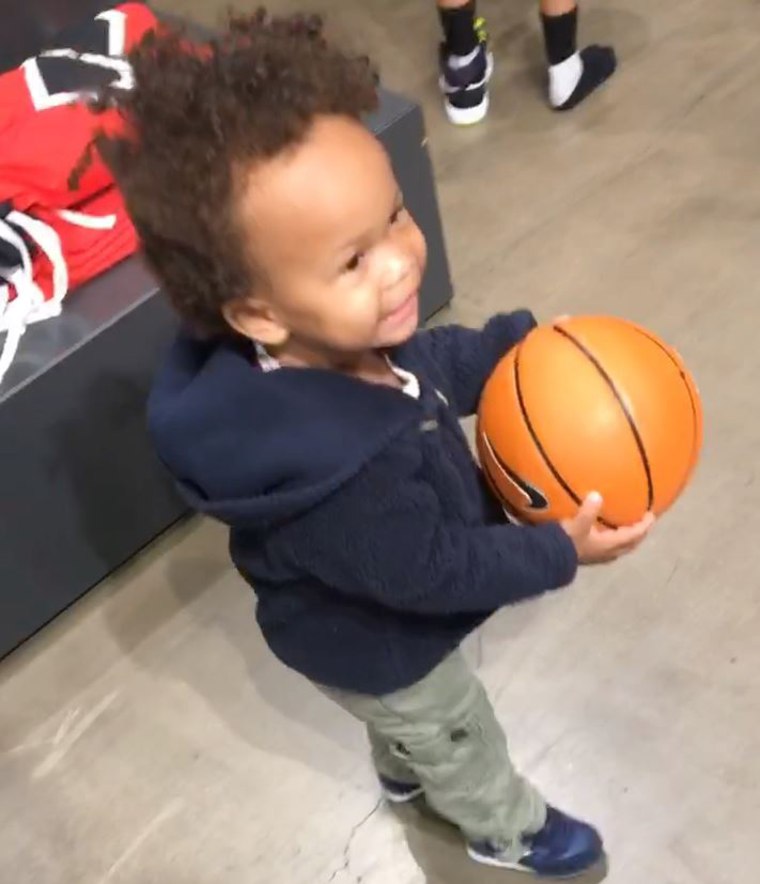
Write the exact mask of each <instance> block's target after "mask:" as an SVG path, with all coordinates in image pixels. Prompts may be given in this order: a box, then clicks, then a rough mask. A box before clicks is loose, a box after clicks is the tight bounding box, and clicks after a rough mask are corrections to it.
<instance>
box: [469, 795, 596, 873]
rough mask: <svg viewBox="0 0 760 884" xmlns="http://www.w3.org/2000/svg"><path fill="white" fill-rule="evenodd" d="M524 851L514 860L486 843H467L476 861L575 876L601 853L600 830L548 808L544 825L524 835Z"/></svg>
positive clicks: (591, 863)
mask: <svg viewBox="0 0 760 884" xmlns="http://www.w3.org/2000/svg"><path fill="white" fill-rule="evenodd" d="M522 841H523V845H524V847H525V852H524V853H523V855H522V856H521V857H519V858H517V859H515V857H514V854H513V853H511V852H509V851H499V850H496V849H494V848H493V847H492V846H491V845H490V844H488V843H482V844H468V845H467V852H468V853H469V855H470V857H471V858H472V859H474V860H476V862H479V863H483V864H484V865H487V866H496V867H497V868H501V869H512V870H514V871H518V872H529V873H531V874H533V875H539V876H541V877H543V878H574V877H576V875H582V874H583V873H584V872H586V871H588V870H589V869H590V868H592V867H593V866H595V865H596V864H597V863H598V862H599V861H600V860H601V859H602V857H603V856H604V847H603V845H602V839H601V836H600V835H599V833H598V832H597V831H596V829H594V828H593V827H592V826H589V825H588V823H582V822H581V821H580V820H575V819H573V818H572V817H570V816H567V815H566V814H564V813H562V812H561V811H559V810H556V809H555V808H553V807H550V808H548V811H547V815H546V824H545V825H544V827H543V829H541V831H540V832H536V834H535V835H525V836H523V839H522Z"/></svg>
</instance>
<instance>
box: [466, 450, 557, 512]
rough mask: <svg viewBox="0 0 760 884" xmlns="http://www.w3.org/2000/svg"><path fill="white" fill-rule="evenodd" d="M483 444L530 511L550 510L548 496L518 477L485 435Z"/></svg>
mask: <svg viewBox="0 0 760 884" xmlns="http://www.w3.org/2000/svg"><path fill="white" fill-rule="evenodd" d="M481 438H482V440H483V442H484V443H485V445H486V447H487V448H488V452H489V454H490V455H491V457H493V459H494V460H495V461H496V464H497V466H498V467H499V469H501V470H502V472H503V473H504V478H505V479H507V480H509V481H510V482H511V483H512V484H513V485H514V486H515V488H517V490H518V491H519V492H520V493H521V494H522V495H523V497H524V498H525V503H526V506H527V508H528V509H531V510H545V509H548V508H549V501H548V500H547V499H546V495H545V494H543V492H541V491H539V490H538V488H536V487H535V485H531V484H530V482H528V481H527V480H526V479H523V478H522V476H518V474H517V473H516V472H515V471H514V470H513V469H511V468H510V467H508V466H507V465H506V464H505V463H504V461H503V460H502V459H501V458H500V457H499V455H498V454H497V453H496V451H495V450H494V447H493V445H491V441H490V439H489V438H488V436H486V434H485V433H483V434H482V436H481Z"/></svg>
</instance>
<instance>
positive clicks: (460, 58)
mask: <svg viewBox="0 0 760 884" xmlns="http://www.w3.org/2000/svg"><path fill="white" fill-rule="evenodd" d="M479 51H480V46H476V47H475V48H474V49H473V50H472V52H471V53H470V54H469V55H450V56H449V57H448V58H447V59H446V62H447V64H448V66H449V67H450V68H451V69H452V70H454V71H456V70H459V68H466V67H467V65H468V64H469V63H470V62H471V61H475V59H476V58H477V55H478V52H479Z"/></svg>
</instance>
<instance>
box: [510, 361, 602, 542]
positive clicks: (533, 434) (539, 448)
mask: <svg viewBox="0 0 760 884" xmlns="http://www.w3.org/2000/svg"><path fill="white" fill-rule="evenodd" d="M520 350H522V344H520V345H519V346H518V348H517V352H516V353H515V362H514V366H513V369H512V371H513V373H514V378H515V391H516V392H517V404H518V405H519V406H520V411H521V412H522V417H523V420H524V421H525V426H526V428H527V430H528V432H529V433H530V437H531V439H532V440H533V444H534V445H535V446H536V451H538V453H539V454H540V455H541V457H542V458H543V461H544V463H545V464H546V466H547V467H548V469H549V472H550V473H551V474H552V476H554V478H555V479H556V480H557V482H559V484H560V485H561V486H562V488H563V489H564V490H565V491H566V492H567V494H569V495H570V497H571V498H572V499H573V502H574V503H575V504H576V505H577V506H580V505H581V504H582V502H583V501H582V500H581V498H580V496H579V495H578V494H576V493H575V491H573V489H572V488H571V487H570V486H569V485H568V484H567V482H566V481H565V479H564V478H563V477H562V475H561V474H560V472H559V470H558V469H557V468H556V467H555V466H554V464H553V463H552V462H551V460H550V459H549V455H548V454H547V453H546V450H545V449H544V446H543V445H542V444H541V442H540V440H539V438H538V436H537V435H536V431H535V430H534V429H533V424H532V423H531V422H530V417H529V416H528V410H527V408H526V407H525V400H524V399H523V394H522V389H521V387H520ZM599 521H600V522H601V523H602V524H603V525H604V526H605V527H606V528H617V527H618V526H617V525H614V524H612V523H611V522H608V521H607V520H606V519H602V518H600V519H599Z"/></svg>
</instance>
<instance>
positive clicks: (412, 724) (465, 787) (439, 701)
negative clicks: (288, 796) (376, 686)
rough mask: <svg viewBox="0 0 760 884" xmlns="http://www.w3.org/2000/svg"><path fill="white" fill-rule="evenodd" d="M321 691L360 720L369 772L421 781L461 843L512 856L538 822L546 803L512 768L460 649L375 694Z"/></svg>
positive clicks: (485, 699)
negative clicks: (406, 683) (403, 683)
mask: <svg viewBox="0 0 760 884" xmlns="http://www.w3.org/2000/svg"><path fill="white" fill-rule="evenodd" d="M322 690H323V691H324V692H325V693H326V694H327V696H329V697H330V698H331V699H332V700H334V701H335V702H336V703H338V705H340V706H342V707H343V708H344V709H345V710H346V711H347V712H349V713H351V715H353V716H354V717H355V718H358V719H359V720H360V721H362V722H364V723H365V724H366V725H367V731H368V733H369V739H370V744H371V746H372V755H373V759H374V762H375V766H376V767H377V770H378V771H379V772H380V773H381V774H383V775H384V776H386V777H390V778H391V779H393V780H397V781H399V782H402V783H416V782H419V783H421V785H422V786H423V788H424V790H425V798H426V800H427V802H428V804H429V805H430V807H432V808H433V810H435V811H436V812H437V813H438V814H440V815H441V816H442V817H444V818H445V819H447V820H449V821H450V822H452V823H454V824H455V825H456V826H458V827H459V828H460V829H461V831H462V832H463V833H464V836H465V838H466V839H467V840H468V841H475V842H478V841H489V842H491V843H492V844H493V845H494V846H495V847H498V848H500V849H502V850H510V849H513V850H515V852H516V855H517V856H519V854H520V853H521V845H520V835H521V834H523V833H528V832H537V831H538V830H539V829H541V828H542V827H543V825H544V822H545V820H546V804H545V803H544V800H543V799H542V798H541V796H540V795H539V794H538V793H537V792H536V790H535V789H534V788H533V787H532V786H531V785H530V784H529V783H528V782H526V781H525V780H524V779H523V778H522V777H521V776H519V775H518V774H517V773H516V772H515V769H514V767H513V766H512V762H511V761H510V758H509V753H508V750H507V740H506V737H505V735H504V731H503V730H502V728H501V725H500V724H499V723H498V721H497V720H496V717H495V715H494V711H493V708H492V707H491V704H490V702H489V700H488V697H487V696H486V692H485V689H484V688H483V685H482V684H481V683H480V681H479V679H478V678H477V676H476V675H475V674H474V673H473V672H472V670H471V669H470V668H469V666H468V665H467V663H466V662H465V659H464V657H463V656H462V653H461V651H458V650H457V651H456V652H455V653H453V654H451V656H449V657H447V658H446V659H445V660H444V661H443V662H442V663H441V664H440V665H439V666H437V667H436V668H435V669H434V670H433V671H432V672H430V673H429V674H428V675H427V676H425V678H423V679H422V680H421V681H419V682H417V683H416V684H413V685H412V686H411V687H408V688H404V689H403V690H400V691H396V692H395V693H393V694H388V695H386V696H383V697H371V696H365V695H363V694H352V693H347V692H345V691H335V690H333V689H325V688H322Z"/></svg>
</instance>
